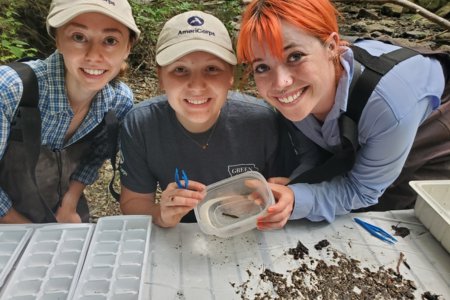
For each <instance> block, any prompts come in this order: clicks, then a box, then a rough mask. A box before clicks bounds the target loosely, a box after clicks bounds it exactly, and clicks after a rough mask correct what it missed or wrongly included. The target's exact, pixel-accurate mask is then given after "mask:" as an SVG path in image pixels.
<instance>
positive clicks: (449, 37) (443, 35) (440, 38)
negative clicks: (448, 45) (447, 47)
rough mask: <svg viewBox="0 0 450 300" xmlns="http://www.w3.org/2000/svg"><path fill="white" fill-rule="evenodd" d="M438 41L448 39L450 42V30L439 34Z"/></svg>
mask: <svg viewBox="0 0 450 300" xmlns="http://www.w3.org/2000/svg"><path fill="white" fill-rule="evenodd" d="M436 41H440V42H444V41H448V42H450V32H447V33H444V34H441V35H438V36H437V37H436Z"/></svg>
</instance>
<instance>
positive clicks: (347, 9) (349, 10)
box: [338, 6, 360, 14]
mask: <svg viewBox="0 0 450 300" xmlns="http://www.w3.org/2000/svg"><path fill="white" fill-rule="evenodd" d="M338 11H339V12H346V13H350V14H357V13H358V12H359V11H360V9H359V8H357V7H355V6H343V7H339V9H338Z"/></svg>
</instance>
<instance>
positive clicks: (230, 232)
mask: <svg viewBox="0 0 450 300" xmlns="http://www.w3.org/2000/svg"><path fill="white" fill-rule="evenodd" d="M250 195H252V197H251V199H249V196H250ZM253 199H256V200H253ZM273 204H275V200H274V198H273V195H272V191H271V190H270V188H269V185H268V184H267V181H266V180H265V178H264V177H263V176H262V175H261V174H260V173H258V172H254V171H250V172H246V173H242V174H239V175H236V176H233V177H230V178H227V179H224V180H221V181H219V182H216V183H213V184H211V185H208V186H207V187H206V196H205V198H204V199H203V200H202V201H200V202H199V204H198V205H197V206H196V207H195V208H194V212H195V216H196V218H197V222H198V224H199V226H200V229H201V230H202V231H203V232H204V233H205V234H209V235H216V236H218V237H222V238H226V237H230V236H234V235H237V234H240V233H242V232H245V231H248V230H251V229H253V228H255V227H256V220H257V218H259V217H262V216H265V215H267V214H268V213H267V207H269V206H271V205H273Z"/></svg>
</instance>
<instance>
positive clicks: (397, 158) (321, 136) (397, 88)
mask: <svg viewBox="0 0 450 300" xmlns="http://www.w3.org/2000/svg"><path fill="white" fill-rule="evenodd" d="M357 46H359V47H361V48H363V49H365V50H367V51H368V52H369V53H370V54H372V55H375V56H379V55H381V54H383V53H388V52H391V51H393V50H396V49H398V47H397V46H393V45H388V44H384V43H382V42H376V41H361V42H358V43H357ZM341 64H342V66H343V67H344V72H343V75H342V77H341V79H340V81H339V84H338V87H337V91H336V96H335V103H334V106H333V108H332V109H331V111H330V113H329V114H328V116H327V117H326V119H325V122H324V123H323V125H320V124H319V122H317V120H316V119H315V118H314V117H313V116H312V115H308V116H307V117H306V118H305V119H303V120H302V121H300V122H295V123H294V124H295V125H296V126H297V128H299V129H300V131H302V132H303V134H304V135H305V136H307V137H308V138H309V139H310V140H312V141H314V142H315V143H316V144H318V145H319V146H321V147H322V148H324V149H326V150H328V151H329V152H331V153H336V152H338V151H339V149H340V137H339V128H338V119H339V116H340V115H341V114H342V113H343V112H345V111H346V108H347V98H348V90H349V86H350V82H351V80H352V76H353V52H352V50H351V49H349V48H346V51H345V52H344V53H343V54H342V56H341ZM444 85H445V83H444V76H443V73H442V67H441V65H440V63H439V62H438V61H437V60H434V59H430V58H426V57H423V56H421V55H418V56H415V57H412V58H410V59H408V60H406V61H403V62H401V63H399V64H398V65H397V66H395V67H394V68H393V69H392V70H391V71H389V72H388V73H387V74H386V75H385V76H384V77H383V78H382V79H381V80H380V82H379V83H378V85H377V86H376V88H375V90H374V91H373V93H372V95H371V96H370V98H369V100H368V102H367V105H366V106H365V108H364V110H363V112H362V115H361V119H360V121H359V124H358V133H359V136H358V141H359V144H360V146H361V149H360V150H359V151H358V153H357V157H356V163H355V165H354V167H353V169H352V170H351V171H350V172H349V173H347V174H346V175H344V176H338V177H335V178H333V179H332V180H331V181H329V182H322V183H319V184H305V183H299V184H293V185H288V187H289V188H291V189H292V191H293V192H294V195H295V205H294V210H293V212H292V215H291V218H290V219H291V220H292V219H300V218H307V219H309V220H311V221H322V220H327V221H328V222H331V221H333V220H334V219H335V217H336V216H339V215H342V214H346V213H348V212H350V211H351V210H353V209H358V208H361V207H367V206H371V205H374V204H376V203H377V202H378V197H380V196H381V195H382V194H383V192H384V191H385V189H386V188H387V187H388V186H389V185H390V184H391V183H392V182H393V181H394V180H395V179H396V178H397V177H398V175H399V174H400V172H401V170H402V168H403V165H404V163H405V161H406V158H407V156H408V154H409V151H410V149H411V146H412V144H413V141H414V137H415V135H416V132H417V128H418V127H419V125H420V124H421V123H422V122H423V121H424V120H425V119H426V118H427V117H428V116H429V115H430V113H431V112H432V111H433V110H435V109H436V108H437V107H438V106H439V104H440V97H441V95H442V92H443V90H444ZM305 143H306V144H308V143H310V141H305ZM292 177H293V176H291V178H292Z"/></svg>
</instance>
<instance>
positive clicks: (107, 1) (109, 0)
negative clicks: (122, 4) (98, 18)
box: [102, 0, 116, 6]
mask: <svg viewBox="0 0 450 300" xmlns="http://www.w3.org/2000/svg"><path fill="white" fill-rule="evenodd" d="M102 1H103V2H106V3H108V4H111V5H114V6H116V4H115V3H114V2H113V1H111V0H102Z"/></svg>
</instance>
